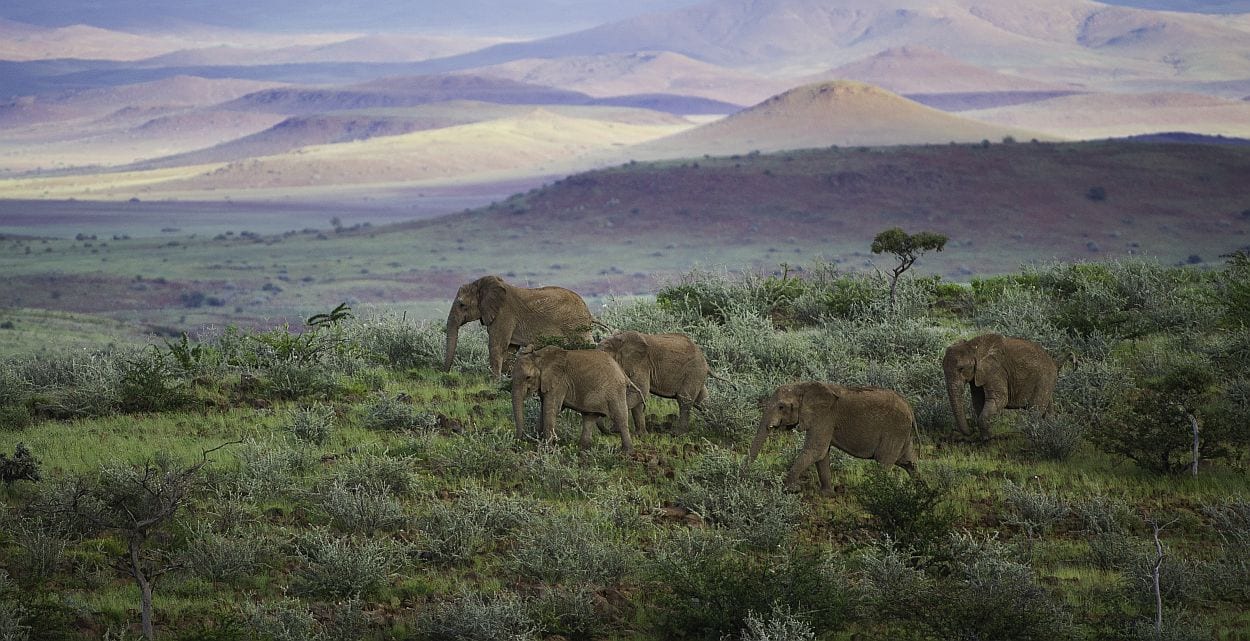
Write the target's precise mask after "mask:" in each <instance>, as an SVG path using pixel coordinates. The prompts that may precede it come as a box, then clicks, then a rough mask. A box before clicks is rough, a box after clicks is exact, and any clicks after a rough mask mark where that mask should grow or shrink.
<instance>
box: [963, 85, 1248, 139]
mask: <svg viewBox="0 0 1250 641" xmlns="http://www.w3.org/2000/svg"><path fill="white" fill-rule="evenodd" d="M960 115H962V116H966V117H968V118H972V119H976V120H979V121H982V122H987V123H994V124H996V125H1002V126H1006V127H1022V128H1027V129H1032V130H1035V131H1041V132H1047V133H1050V134H1053V135H1061V136H1066V137H1071V138H1085V139H1090V138H1107V137H1119V136H1132V135H1137V134H1146V133H1155V132H1164V131H1186V132H1190V133H1198V134H1208V135H1222V136H1234V137H1247V136H1250V102H1246V101H1244V100H1226V99H1224V98H1216V97H1213V96H1204V95H1199V94H1183V93H1146V94H1086V95H1079V96H1063V97H1058V98H1052V99H1049V100H1043V101H1039V102H1032V103H1029V104H1023V105H1014V106H1010V107H999V108H994V109H982V110H974V111H965V112H962V113H961V114H960Z"/></svg>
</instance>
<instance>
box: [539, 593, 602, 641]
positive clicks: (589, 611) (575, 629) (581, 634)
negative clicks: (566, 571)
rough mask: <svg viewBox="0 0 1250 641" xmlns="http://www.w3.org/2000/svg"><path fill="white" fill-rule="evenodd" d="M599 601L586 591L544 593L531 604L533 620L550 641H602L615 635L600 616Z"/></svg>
mask: <svg viewBox="0 0 1250 641" xmlns="http://www.w3.org/2000/svg"><path fill="white" fill-rule="evenodd" d="M596 598H597V595H596V594H595V593H594V592H592V591H591V590H590V589H589V588H586V587H564V586H561V587H557V588H552V589H548V590H543V591H542V592H541V593H540V594H539V595H538V596H536V597H534V598H533V599H532V600H531V601H530V603H529V610H530V619H531V620H532V621H533V622H534V626H535V627H536V628H537V629H538V630H539V631H541V633H542V635H543V637H544V638H547V639H551V638H556V637H561V638H565V639H578V640H585V641H590V640H591V639H602V638H604V637H606V636H607V635H608V633H609V632H611V627H610V625H609V622H608V621H607V620H606V618H605V617H604V615H603V614H601V613H600V612H599V610H598V608H597V605H596Z"/></svg>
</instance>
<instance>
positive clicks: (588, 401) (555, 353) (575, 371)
mask: <svg viewBox="0 0 1250 641" xmlns="http://www.w3.org/2000/svg"><path fill="white" fill-rule="evenodd" d="M535 393H536V394H538V397H539V398H540V399H542V431H543V439H544V440H546V441H549V442H554V441H555V440H556V416H557V415H558V414H559V413H560V410H561V409H563V408H566V407H567V408H569V409H571V410H574V411H577V412H580V413H581V415H582V435H581V439H580V440H579V445H580V446H581V447H582V448H583V449H585V448H588V447H590V445H591V443H592V441H593V439H594V424H595V421H596V419H598V418H599V417H601V416H606V417H608V418H611V419H612V423H613V425H614V426H616V427H617V429H618V430H619V431H620V433H621V450H622V452H624V453H625V454H629V453H632V452H633V450H634V445H633V440H632V439H631V438H630V435H629V410H630V407H632V406H634V405H638V406H641V405H642V404H643V399H642V396H641V395H640V394H639V393H638V390H637V388H636V387H635V386H634V385H633V384H632V383H630V381H629V377H627V376H625V372H624V371H622V370H621V366H620V365H617V364H616V361H614V360H612V357H611V356H610V355H608V354H607V353H606V352H601V351H599V350H593V349H591V350H587V349H580V350H565V349H562V348H560V347H555V346H550V345H549V346H546V347H543V348H540V349H536V350H530V349H528V348H526V349H522V350H521V352H520V353H519V354H517V358H516V361H515V362H514V363H513V364H512V416H513V420H514V422H515V423H516V437H517V439H518V440H523V439H524V438H525V399H526V398H528V397H529V396H530V395H531V394H535Z"/></svg>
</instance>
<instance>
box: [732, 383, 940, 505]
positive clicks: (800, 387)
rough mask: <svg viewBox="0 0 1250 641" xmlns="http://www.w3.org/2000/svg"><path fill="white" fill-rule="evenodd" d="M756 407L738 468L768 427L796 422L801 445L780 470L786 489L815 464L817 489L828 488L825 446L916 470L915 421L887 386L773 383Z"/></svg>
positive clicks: (748, 461) (911, 472)
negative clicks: (751, 435)
mask: <svg viewBox="0 0 1250 641" xmlns="http://www.w3.org/2000/svg"><path fill="white" fill-rule="evenodd" d="M762 409H763V416H762V417H761V418H760V427H759V431H758V432H756V434H755V440H754V441H752V442H751V451H750V453H748V454H747V458H746V462H745V463H743V468H744V469H745V468H746V467H748V466H750V465H751V463H752V461H754V460H755V457H756V456H757V455H759V453H760V449H761V448H762V447H763V446H764V440H765V439H766V438H768V430H769V429H770V428H773V427H795V426H797V427H798V428H799V429H801V430H806V431H807V438H806V440H804V441H803V449H802V450H801V451H800V452H799V455H798V457H797V458H796V459H795V460H794V464H793V465H791V466H790V471H789V473H788V474H786V480H785V483H786V487H787V488H790V489H791V490H793V489H795V488H797V486H798V482H799V476H800V475H801V474H802V473H803V472H804V471H806V470H807V468H809V467H811V465H812V464H813V463H815V464H816V471H817V473H818V474H819V475H820V490H821V492H822V493H824V494H825V495H829V494H831V493H832V492H833V487H832V485H831V483H830V476H831V474H830V470H829V447H830V446H831V445H832V446H833V447H836V448H838V449H840V450H842V451H843V452H846V453H847V454H850V455H851V456H854V457H856V458H862V459H874V460H875V461H877V463H880V464H881V465H882V466H884V467H889V466H891V465H897V466H899V467H901V468H903V469H904V470H906V471H907V473H908V474H909V475H912V476H914V475H915V473H916V450H915V447H914V446H913V444H912V433H913V430H914V429H915V424H916V419H915V417H914V416H913V414H912V410H911V405H909V404H908V403H907V400H906V399H904V398H903V397H902V396H899V395H898V393H897V392H894V391H893V390H888V389H882V388H880V387H843V386H841V385H833V384H830V383H819V382H815V381H808V382H803V383H793V384H790V385H782V386H780V387H778V388H777V391H776V392H774V393H773V395H772V396H771V397H769V398H768V400H767V401H765V402H764V405H763V408H762Z"/></svg>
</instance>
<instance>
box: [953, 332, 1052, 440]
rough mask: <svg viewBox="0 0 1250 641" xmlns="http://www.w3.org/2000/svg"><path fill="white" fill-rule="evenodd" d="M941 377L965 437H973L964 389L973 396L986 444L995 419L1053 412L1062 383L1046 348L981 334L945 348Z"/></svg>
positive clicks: (956, 419)
mask: <svg viewBox="0 0 1250 641" xmlns="http://www.w3.org/2000/svg"><path fill="white" fill-rule="evenodd" d="M942 371H943V373H944V374H945V376H946V391H947V394H948V395H949V396H950V402H951V411H952V412H953V413H954V414H955V426H956V427H957V428H958V429H959V431H960V433H962V434H965V435H967V434H970V432H969V431H968V421H967V419H966V418H965V417H964V394H963V388H964V385H965V384H966V385H967V386H968V387H969V388H970V389H971V390H972V410H973V419H974V420H975V421H976V423H977V425H978V427H979V428H980V429H979V432H980V438H981V440H986V439H988V438H989V436H990V419H992V418H994V416H995V415H996V414H998V412H999V411H1001V410H1003V409H1021V408H1036V409H1038V410H1040V411H1042V412H1047V411H1049V410H1050V403H1051V400H1052V399H1053V398H1054V394H1055V381H1056V380H1058V378H1059V367H1058V366H1057V365H1056V364H1055V361H1054V359H1053V358H1051V357H1050V354H1048V353H1047V352H1046V349H1045V348H1043V347H1042V346H1041V345H1038V344H1037V343H1035V342H1033V341H1030V340H1026V339H1023V338H1012V337H1008V336H1003V335H1001V334H982V335H980V336H977V337H975V338H971V339H968V340H966V341H958V342H956V343H955V344H953V345H951V346H950V347H948V348H946V355H945V356H944V357H943V358H942Z"/></svg>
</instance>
